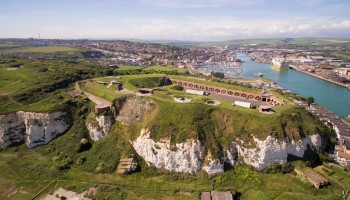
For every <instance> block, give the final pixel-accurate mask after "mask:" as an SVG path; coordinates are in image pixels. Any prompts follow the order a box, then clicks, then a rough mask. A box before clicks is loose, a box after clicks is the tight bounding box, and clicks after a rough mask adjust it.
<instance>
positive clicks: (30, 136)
mask: <svg viewBox="0 0 350 200" xmlns="http://www.w3.org/2000/svg"><path fill="white" fill-rule="evenodd" d="M70 124H71V121H70V118H69V117H68V116H67V113H64V112H53V113H34V112H23V111H18V112H16V113H10V114H5V115H0V146H1V147H7V146H10V145H14V144H17V143H24V142H25V143H26V144H27V146H28V147H29V148H31V147H35V146H38V145H42V144H47V143H48V142H50V141H51V140H53V139H55V138H56V137H57V136H58V135H60V134H62V133H64V132H65V131H66V130H67V129H68V128H69V127H70Z"/></svg>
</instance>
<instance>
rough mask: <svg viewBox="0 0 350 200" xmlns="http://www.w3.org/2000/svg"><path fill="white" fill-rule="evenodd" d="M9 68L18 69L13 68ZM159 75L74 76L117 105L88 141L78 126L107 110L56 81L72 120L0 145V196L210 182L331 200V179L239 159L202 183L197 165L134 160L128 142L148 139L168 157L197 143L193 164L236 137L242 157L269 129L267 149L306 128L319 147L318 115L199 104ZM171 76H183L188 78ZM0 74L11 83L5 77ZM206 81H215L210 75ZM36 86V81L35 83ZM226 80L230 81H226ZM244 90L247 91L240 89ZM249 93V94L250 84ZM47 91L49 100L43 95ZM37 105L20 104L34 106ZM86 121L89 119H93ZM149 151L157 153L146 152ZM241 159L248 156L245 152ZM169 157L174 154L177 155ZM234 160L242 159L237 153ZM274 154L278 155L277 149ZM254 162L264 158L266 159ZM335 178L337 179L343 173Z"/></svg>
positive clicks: (123, 193) (151, 190)
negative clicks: (42, 134) (26, 141)
mask: <svg viewBox="0 0 350 200" xmlns="http://www.w3.org/2000/svg"><path fill="white" fill-rule="evenodd" d="M23 69H25V68H23ZM33 69H35V68H33ZM53 69H54V68H53ZM68 69H69V68H68ZM18 70H22V68H21V69H18ZM164 76H165V75H164V74H142V75H125V76H120V77H119V78H118V77H102V78H97V79H92V80H85V81H81V82H80V85H81V89H82V90H84V91H88V92H89V93H91V94H94V95H96V96H100V97H102V98H105V99H107V100H109V101H111V102H112V101H113V102H115V103H114V104H115V108H116V109H117V110H118V114H117V115H116V116H115V120H116V122H115V123H114V124H113V125H112V126H111V127H110V129H109V130H108V134H106V136H104V137H102V138H101V139H99V140H98V141H94V140H92V139H91V138H90V134H91V133H89V131H88V130H87V127H86V124H87V123H95V122H92V121H93V120H94V118H95V117H96V119H97V118H98V117H101V116H113V115H114V114H112V113H111V112H104V113H102V114H95V113H94V111H93V107H94V104H93V103H92V102H90V101H87V100H86V99H85V98H84V97H82V96H81V97H78V98H71V97H69V96H68V95H64V96H63V92H64V90H63V88H62V89H60V88H57V89H56V90H57V91H60V92H61V93H62V96H63V97H64V100H65V102H67V103H65V105H66V106H65V108H70V109H69V112H70V113H71V122H72V124H71V127H70V129H69V130H68V131H67V132H65V133H64V134H63V135H61V136H59V137H58V138H56V139H54V140H52V141H51V142H50V143H49V144H47V145H42V146H38V147H36V148H32V149H28V150H27V149H26V146H25V145H19V146H18V145H15V146H14V147H8V148H2V149H1V152H0V156H1V160H2V161H1V162H0V169H1V170H0V175H1V176H0V177H5V178H1V182H2V185H3V186H4V187H3V188H4V189H2V190H0V194H1V195H2V197H4V195H5V196H6V195H9V193H10V192H9V191H10V190H11V187H13V186H14V185H16V186H15V187H16V188H20V187H23V190H24V191H25V193H21V192H17V193H15V194H14V195H10V196H9V197H10V198H11V199H21V198H27V197H32V196H34V195H35V194H36V193H38V192H39V191H40V190H41V189H42V188H44V187H45V186H48V188H46V189H45V190H44V191H43V192H40V193H39V197H40V196H41V197H42V196H43V195H44V194H45V193H49V192H52V191H54V190H55V189H57V188H58V187H62V186H64V187H65V188H67V189H72V190H74V191H77V192H80V191H83V190H85V189H87V188H89V187H92V186H94V187H97V188H98V191H99V192H98V199H105V198H107V197H109V198H120V199H124V198H128V199H143V198H151V199H163V198H175V199H196V198H197V197H198V195H199V193H200V191H206V190H210V187H211V184H213V186H214V187H215V189H217V190H227V189H229V190H231V191H233V192H236V191H237V192H240V193H242V198H243V199H250V198H253V197H254V196H256V195H259V196H260V195H266V196H268V198H267V199H273V198H277V197H279V196H281V198H282V197H284V196H288V195H290V193H289V192H286V191H287V190H286V188H291V190H288V191H292V192H293V193H296V194H298V195H304V196H308V197H310V198H318V199H328V198H330V197H332V198H336V197H338V193H341V192H340V191H341V190H342V188H341V186H339V185H338V184H334V185H330V186H328V187H326V188H324V189H322V190H321V191H318V190H316V189H314V188H311V187H310V186H308V185H307V184H306V183H303V182H301V181H300V180H299V179H297V178H295V177H294V176H293V175H291V174H282V173H277V174H267V173H262V172H256V171H255V170H254V169H253V168H251V167H249V166H247V165H245V164H237V163H234V165H233V166H234V167H233V168H232V166H231V165H230V164H225V166H226V165H227V166H226V167H225V171H226V172H225V173H223V174H219V175H217V176H215V177H214V178H213V179H212V180H213V182H212V183H211V181H210V179H209V178H208V175H207V174H206V172H208V171H207V170H205V171H202V170H199V171H197V173H194V174H187V173H170V172H168V171H171V170H168V167H170V168H169V169H172V168H171V167H174V166H168V167H164V168H161V169H157V168H158V167H157V166H158V164H159V163H153V164H154V165H153V164H152V161H151V160H147V159H148V158H147V157H143V154H142V152H139V151H138V150H139V149H137V148H136V143H135V142H137V141H141V142H144V141H149V142H151V141H154V142H155V144H157V145H159V147H157V148H163V150H164V151H168V152H169V153H170V154H174V156H175V155H182V154H178V153H176V152H178V151H179V150H181V151H185V152H188V153H189V155H190V154H191V152H190V151H189V150H188V149H186V148H184V147H186V145H188V144H189V143H188V142H189V141H195V140H198V141H199V143H197V144H198V145H199V146H200V148H201V149H203V151H204V152H203V153H204V154H203V156H205V154H207V153H208V152H210V155H211V156H210V157H211V158H210V159H209V160H208V159H207V158H204V157H201V159H203V160H202V161H201V162H202V163H201V164H200V167H201V166H202V165H204V166H206V165H208V164H210V163H211V162H213V161H215V160H218V162H220V163H221V162H223V160H222V156H223V155H226V149H230V148H232V142H237V139H238V140H239V141H244V143H242V144H241V143H240V142H237V146H236V147H235V148H237V149H236V150H235V151H231V153H234V152H236V153H238V155H243V154H240V153H239V152H240V151H243V150H244V149H246V150H249V149H256V150H257V151H259V150H258V149H257V147H258V145H260V143H258V142H257V140H259V141H264V140H265V139H266V138H267V137H269V136H271V137H273V138H276V139H277V140H276V141H275V142H274V144H275V145H277V146H278V145H279V144H280V143H281V142H282V143H283V142H284V141H286V139H288V140H293V141H298V140H304V139H303V138H305V139H307V138H308V136H309V135H314V134H319V135H320V136H321V138H322V140H323V141H324V142H325V144H326V143H327V142H329V139H330V132H329V131H330V130H329V128H328V127H326V126H325V125H323V124H322V123H321V122H320V121H319V120H318V119H315V118H313V117H312V116H311V115H310V114H309V113H308V112H307V111H306V110H304V109H302V108H300V107H297V106H295V105H293V104H286V105H284V106H280V107H276V109H275V111H276V113H275V114H274V115H265V114H261V113H259V112H258V111H257V110H252V109H247V108H241V107H238V106H232V105H231V103H230V102H226V101H225V100H220V101H221V102H222V104H221V105H219V106H211V105H206V104H205V102H206V101H207V100H208V99H209V98H210V97H206V96H197V95H193V94H188V93H185V92H183V91H179V90H176V88H175V87H174V86H173V85H169V86H161V83H162V82H163V81H162V80H163V77H164ZM172 77H175V78H182V79H189V80H192V78H190V77H187V78H185V77H180V76H172ZM7 79H8V80H11V79H10V76H8V78H7ZM115 79H118V81H120V82H122V83H123V86H124V87H125V88H126V89H127V90H125V91H124V90H122V91H116V90H115V88H113V87H111V88H107V86H106V85H101V84H98V82H97V81H110V80H115ZM26 81H28V82H30V83H33V82H34V83H35V81H36V80H35V79H34V78H28V79H27V80H26ZM32 81H33V82H32ZM14 82H15V81H14ZM209 84H213V85H215V84H223V83H215V82H213V83H209ZM39 86H40V85H38V84H36V86H35V87H39ZM141 86H145V87H148V88H154V89H155V90H154V94H152V95H151V96H146V97H135V92H137V91H138V88H139V87H141ZM227 86H228V87H233V88H237V86H235V85H227ZM33 87H34V86H33ZM242 87H243V86H242ZM39 88H40V87H39ZM242 89H243V88H242ZM246 89H247V90H249V88H246ZM28 91H32V90H28ZM39 91H40V90H39ZM249 91H251V90H249ZM4 92H5V91H4ZM6 92H11V91H10V90H8V91H6ZM13 92H14V93H13V94H12V93H11V94H9V95H10V97H12V96H14V97H16V95H17V94H20V92H17V91H16V90H13ZM252 92H259V91H254V90H252ZM21 94H22V93H21ZM44 97H46V96H44ZM174 97H186V98H191V99H192V101H191V102H190V103H188V104H182V103H176V102H175V101H174V99H173V98H174ZM47 98H52V97H50V95H48V96H47ZM9 102H10V101H9ZM24 102H26V101H24ZM31 102H34V105H36V103H35V100H32V101H28V105H33V104H32V103H31ZM39 102H40V101H39ZM57 103H58V102H55V101H52V104H53V105H57ZM67 106H68V107H67ZM23 108H24V109H25V108H26V107H24V106H23V105H22V106H21V107H17V108H15V107H13V110H16V109H23ZM39 109H40V108H36V109H32V110H30V109H28V110H29V111H39ZM56 109H60V108H59V107H55V106H54V107H52V109H50V110H45V109H43V110H41V111H45V112H48V111H53V110H56ZM91 120H92V121H91ZM104 123H106V122H104ZM95 126H99V125H98V124H95ZM146 129H147V130H148V131H149V133H150V136H149V138H147V137H146V136H144V137H143V138H144V139H142V137H141V135H140V134H142V132H145V130H146ZM145 133H146V132H145ZM254 138H255V139H254ZM169 139H170V140H169ZM256 139H257V140H256ZM162 141H169V145H170V149H167V147H166V145H165V146H164V145H163V144H164V143H162ZM305 141H306V140H305ZM138 144H140V143H138ZM165 144H166V143H165ZM305 144H309V143H305ZM310 144H311V143H310ZM135 148H136V150H135ZM259 148H260V146H259ZM154 151H155V152H157V151H158V150H157V149H154ZM303 154H304V152H303V153H302V155H303ZM159 155H160V154H158V156H159ZM185 155H186V154H185ZM130 156H134V157H135V159H136V161H137V163H138V168H137V170H136V171H135V172H134V173H132V174H130V175H118V174H116V173H115V170H116V167H117V164H118V161H119V159H120V158H122V157H130ZM247 156H248V157H249V155H248V154H247ZM178 158H179V159H183V157H178ZM145 159H146V160H145ZM171 159H172V158H171ZM193 159H197V158H195V157H194V158H193ZM232 159H233V160H232ZM232 159H231V160H230V161H234V162H237V161H236V160H235V159H234V158H232ZM240 159H241V160H242V161H244V159H245V158H243V157H242V158H240ZM279 159H281V160H284V159H287V158H284V157H283V156H282V157H280V158H279ZM299 159H300V158H299ZM303 159H305V160H309V161H316V160H317V159H318V158H317V156H316V157H314V155H313V156H311V155H309V154H307V155H306V154H305V157H304V158H303ZM183 161H185V160H183ZM171 162H173V161H171ZM171 162H169V163H171ZM259 162H261V161H259ZM262 162H267V160H265V161H262ZM247 163H249V162H247ZM175 164H176V163H175ZM252 164H253V163H252ZM180 165H181V164H180ZM175 169H177V168H175ZM223 169H224V168H223ZM334 175H339V176H340V175H341V172H339V171H335V174H334ZM286 179H287V180H289V181H288V184H287V185H286V184H285V180H286ZM141 180H142V181H141ZM233 180H235V181H233ZM237 180H240V181H237ZM343 181H345V182H346V181H347V179H344V180H343ZM50 183H52V184H50ZM243 183H244V184H243ZM160 191H161V192H160Z"/></svg>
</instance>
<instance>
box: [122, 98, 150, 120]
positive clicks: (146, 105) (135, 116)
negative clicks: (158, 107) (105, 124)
mask: <svg viewBox="0 0 350 200" xmlns="http://www.w3.org/2000/svg"><path fill="white" fill-rule="evenodd" d="M151 109H152V105H151V103H150V101H149V100H147V99H144V98H128V99H127V100H126V101H124V102H122V106H121V108H120V110H119V113H118V116H117V117H116V120H117V121H120V122H122V123H124V124H134V123H137V122H140V121H142V120H143V118H144V117H145V116H146V114H147V113H148V111H150V110H151Z"/></svg>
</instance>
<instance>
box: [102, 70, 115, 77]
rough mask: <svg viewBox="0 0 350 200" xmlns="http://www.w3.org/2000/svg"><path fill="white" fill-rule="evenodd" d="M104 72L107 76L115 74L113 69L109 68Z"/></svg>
mask: <svg viewBox="0 0 350 200" xmlns="http://www.w3.org/2000/svg"><path fill="white" fill-rule="evenodd" d="M104 74H105V75H106V76H112V75H113V70H111V69H107V70H105V71H104Z"/></svg>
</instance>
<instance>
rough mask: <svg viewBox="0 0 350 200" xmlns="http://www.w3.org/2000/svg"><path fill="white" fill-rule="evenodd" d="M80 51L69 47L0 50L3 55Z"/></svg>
mask: <svg viewBox="0 0 350 200" xmlns="http://www.w3.org/2000/svg"><path fill="white" fill-rule="evenodd" d="M78 51H79V50H78V49H76V48H72V47H68V46H44V47H18V48H11V49H3V50H0V54H1V53H58V52H65V53H75V52H78Z"/></svg>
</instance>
